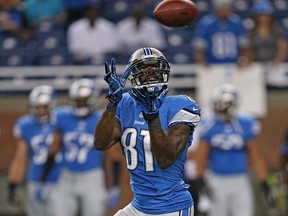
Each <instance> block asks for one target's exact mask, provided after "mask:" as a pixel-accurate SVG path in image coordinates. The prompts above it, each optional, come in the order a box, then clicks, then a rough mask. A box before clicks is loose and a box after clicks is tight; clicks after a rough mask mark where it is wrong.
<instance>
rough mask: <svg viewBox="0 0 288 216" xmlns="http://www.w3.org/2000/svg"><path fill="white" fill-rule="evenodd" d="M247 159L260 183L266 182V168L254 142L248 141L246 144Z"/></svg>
mask: <svg viewBox="0 0 288 216" xmlns="http://www.w3.org/2000/svg"><path fill="white" fill-rule="evenodd" d="M247 148H248V157H249V161H250V164H251V166H252V168H253V171H254V173H255V175H256V177H257V179H258V180H259V181H260V182H263V181H265V180H266V177H267V166H266V162H265V160H264V157H263V156H262V154H261V152H260V151H259V148H258V146H257V143H256V141H255V140H250V141H249V142H248V144H247Z"/></svg>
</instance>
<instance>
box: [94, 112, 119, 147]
mask: <svg viewBox="0 0 288 216" xmlns="http://www.w3.org/2000/svg"><path fill="white" fill-rule="evenodd" d="M116 107H117V106H113V107H111V108H108V109H107V110H105V111H104V112H103V114H102V116H101V118H100V119H99V121H98V122H97V125H96V127H95V133H94V146H95V148H96V149H97V150H100V151H105V150H107V149H109V148H111V147H112V146H113V145H115V144H116V143H117V142H119V141H120V136H121V127H120V124H119V123H118V122H117V120H116Z"/></svg>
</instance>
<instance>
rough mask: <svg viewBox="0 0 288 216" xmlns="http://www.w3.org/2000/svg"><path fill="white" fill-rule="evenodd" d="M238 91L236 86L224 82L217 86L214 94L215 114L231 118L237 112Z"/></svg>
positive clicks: (223, 117)
mask: <svg viewBox="0 0 288 216" xmlns="http://www.w3.org/2000/svg"><path fill="white" fill-rule="evenodd" d="M238 99H239V95H238V91H237V89H236V87H235V86H233V85H230V84H224V85H221V86H219V87H217V88H216V89H215V90H214V92H213V96H212V102H213V109H214V112H215V114H216V115H217V116H218V117H219V118H220V119H223V120H231V118H233V117H234V116H235V114H236V111H237V106H238Z"/></svg>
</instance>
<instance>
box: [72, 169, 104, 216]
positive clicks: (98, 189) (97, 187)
mask: <svg viewBox="0 0 288 216" xmlns="http://www.w3.org/2000/svg"><path fill="white" fill-rule="evenodd" d="M79 175H80V174H79ZM79 177H81V178H79V179H78V181H77V191H79V194H80V197H81V211H82V215H83V216H91V215H97V216H103V215H104V214H105V212H106V209H107V191H106V189H105V182H104V181H105V180H104V179H105V177H104V172H103V170H102V169H94V170H91V171H89V172H85V173H83V174H81V176H79Z"/></svg>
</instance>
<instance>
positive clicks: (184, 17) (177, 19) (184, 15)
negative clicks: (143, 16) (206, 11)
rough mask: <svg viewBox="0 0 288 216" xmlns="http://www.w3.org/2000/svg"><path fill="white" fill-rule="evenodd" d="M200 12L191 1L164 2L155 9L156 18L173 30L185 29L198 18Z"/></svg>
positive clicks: (175, 0)
mask: <svg viewBox="0 0 288 216" xmlns="http://www.w3.org/2000/svg"><path fill="white" fill-rule="evenodd" d="M198 14H199V10H198V7H197V6H196V5H195V3H194V2H193V1H191V0H164V1H162V2H160V3H159V4H158V5H157V6H156V7H155V9H154V11H153V15H154V17H155V18H156V19H157V20H158V21H159V22H160V23H162V24H163V25H165V26H168V27H171V28H184V27H187V26H188V25H189V24H191V23H192V22H193V21H194V20H195V19H196V18H197V16H198Z"/></svg>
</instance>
